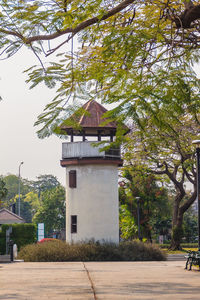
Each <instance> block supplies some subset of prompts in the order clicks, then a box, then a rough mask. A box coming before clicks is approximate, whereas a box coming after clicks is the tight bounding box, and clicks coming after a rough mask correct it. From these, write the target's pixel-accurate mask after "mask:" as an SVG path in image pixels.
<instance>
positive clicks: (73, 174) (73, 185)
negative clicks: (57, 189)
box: [69, 170, 76, 188]
mask: <svg viewBox="0 0 200 300" xmlns="http://www.w3.org/2000/svg"><path fill="white" fill-rule="evenodd" d="M69 187H70V188H76V170H71V171H69Z"/></svg>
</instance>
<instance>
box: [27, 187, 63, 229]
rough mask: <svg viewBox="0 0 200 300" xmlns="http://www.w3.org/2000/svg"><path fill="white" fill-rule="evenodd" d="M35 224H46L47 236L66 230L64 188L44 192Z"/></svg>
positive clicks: (35, 216) (35, 217)
mask: <svg viewBox="0 0 200 300" xmlns="http://www.w3.org/2000/svg"><path fill="white" fill-rule="evenodd" d="M33 222H34V223H44V224H45V231H46V234H47V235H48V234H50V233H52V232H53V231H56V230H61V229H63V228H65V189H64V188H63V187H62V186H58V187H55V188H53V189H51V190H47V191H44V192H42V194H41V206H40V208H39V210H38V211H37V213H36V214H35V215H34V218H33Z"/></svg>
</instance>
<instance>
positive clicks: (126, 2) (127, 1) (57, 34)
mask: <svg viewBox="0 0 200 300" xmlns="http://www.w3.org/2000/svg"><path fill="white" fill-rule="evenodd" d="M133 2H135V0H124V1H123V2H122V3H120V4H119V5H117V6H116V7H114V8H112V9H111V10H109V11H108V12H107V13H105V14H104V15H103V16H101V17H93V18H91V19H88V20H86V21H83V22H82V23H80V24H79V25H77V26H76V27H75V28H72V27H69V28H66V29H65V30H61V31H56V32H54V33H52V34H46V35H36V36H32V37H29V38H26V37H23V36H22V35H21V34H19V33H17V32H15V31H9V30H5V29H2V28H1V29H0V32H2V33H5V34H7V35H12V36H16V37H18V38H20V39H21V40H23V42H24V43H25V44H31V43H33V42H35V41H45V40H53V39H56V38H58V37H60V36H62V35H65V34H67V33H72V35H73V36H74V35H75V34H77V33H78V32H80V31H82V30H83V29H85V28H87V27H89V26H91V25H93V24H95V23H98V22H101V21H104V20H106V19H108V18H110V17H111V16H114V15H115V14H117V13H118V12H120V11H122V10H123V9H125V8H126V7H128V6H129V5H130V4H132V3H133Z"/></svg>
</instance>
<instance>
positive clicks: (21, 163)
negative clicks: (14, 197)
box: [18, 161, 24, 216]
mask: <svg viewBox="0 0 200 300" xmlns="http://www.w3.org/2000/svg"><path fill="white" fill-rule="evenodd" d="M23 163H24V162H23V161H22V162H20V165H19V183H18V194H19V201H18V204H19V205H18V215H19V216H20V183H21V176H20V168H21V165H23Z"/></svg>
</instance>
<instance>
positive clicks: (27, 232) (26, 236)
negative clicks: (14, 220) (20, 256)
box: [0, 223, 37, 254]
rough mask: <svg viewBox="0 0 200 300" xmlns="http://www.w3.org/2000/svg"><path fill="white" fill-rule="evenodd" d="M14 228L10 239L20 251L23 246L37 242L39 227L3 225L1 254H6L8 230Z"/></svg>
mask: <svg viewBox="0 0 200 300" xmlns="http://www.w3.org/2000/svg"><path fill="white" fill-rule="evenodd" d="M10 226H11V227H12V233H11V234H10V239H11V240H13V242H14V244H16V245H17V247H18V249H19V250H20V248H21V247H22V246H25V245H28V244H33V243H35V242H36V240H37V226H36V225H35V224H26V223H22V224H3V225H1V227H0V228H1V229H0V254H5V252H6V230H7V229H8V228H9V227H10Z"/></svg>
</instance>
